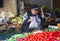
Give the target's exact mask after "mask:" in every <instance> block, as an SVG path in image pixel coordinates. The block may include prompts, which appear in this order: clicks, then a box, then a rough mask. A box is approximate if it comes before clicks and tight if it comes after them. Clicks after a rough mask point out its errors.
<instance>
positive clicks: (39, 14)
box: [21, 4, 44, 32]
mask: <svg viewBox="0 0 60 41" xmlns="http://www.w3.org/2000/svg"><path fill="white" fill-rule="evenodd" d="M32 16H34V17H35V20H36V21H37V23H38V28H36V29H37V30H42V29H43V27H42V24H41V23H42V21H43V20H44V14H43V10H42V8H41V11H40V8H39V6H38V5H35V4H34V5H32V6H31V9H30V11H29V12H27V13H25V15H24V17H23V25H22V29H21V31H22V32H31V31H33V30H34V29H33V30H32V29H29V24H30V23H31V22H32V21H33V20H34V18H33V17H32Z"/></svg>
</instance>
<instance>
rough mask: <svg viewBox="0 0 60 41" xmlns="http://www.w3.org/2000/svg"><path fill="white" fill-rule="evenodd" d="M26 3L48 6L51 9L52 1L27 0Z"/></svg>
mask: <svg viewBox="0 0 60 41" xmlns="http://www.w3.org/2000/svg"><path fill="white" fill-rule="evenodd" d="M25 2H26V3H31V4H37V5H46V6H47V7H48V8H52V7H51V0H30V1H28V0H25Z"/></svg>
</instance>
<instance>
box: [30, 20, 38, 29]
mask: <svg viewBox="0 0 60 41" xmlns="http://www.w3.org/2000/svg"><path fill="white" fill-rule="evenodd" d="M37 27H38V23H37V22H36V20H33V21H32V22H31V23H30V25H29V29H32V28H37Z"/></svg>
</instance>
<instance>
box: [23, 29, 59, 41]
mask: <svg viewBox="0 0 60 41" xmlns="http://www.w3.org/2000/svg"><path fill="white" fill-rule="evenodd" d="M24 41H60V31H58V30H57V31H51V32H49V31H45V32H43V33H37V34H31V35H28V36H26V37H25V38H24Z"/></svg>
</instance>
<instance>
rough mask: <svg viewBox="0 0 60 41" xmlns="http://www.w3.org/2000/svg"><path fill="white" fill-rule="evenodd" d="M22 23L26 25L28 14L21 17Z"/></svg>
mask: <svg viewBox="0 0 60 41" xmlns="http://www.w3.org/2000/svg"><path fill="white" fill-rule="evenodd" d="M23 23H24V24H28V14H27V13H25V15H24V17H23Z"/></svg>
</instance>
